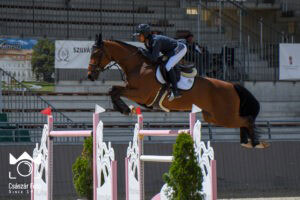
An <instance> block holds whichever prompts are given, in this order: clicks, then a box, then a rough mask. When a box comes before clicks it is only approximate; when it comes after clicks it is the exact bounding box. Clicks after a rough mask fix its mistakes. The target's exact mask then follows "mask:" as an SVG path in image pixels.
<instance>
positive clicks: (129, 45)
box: [110, 40, 137, 50]
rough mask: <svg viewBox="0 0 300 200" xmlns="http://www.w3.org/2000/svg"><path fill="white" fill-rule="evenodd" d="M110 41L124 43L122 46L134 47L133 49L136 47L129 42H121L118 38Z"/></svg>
mask: <svg viewBox="0 0 300 200" xmlns="http://www.w3.org/2000/svg"><path fill="white" fill-rule="evenodd" d="M110 41H112V42H116V43H119V44H121V45H124V46H127V47H129V48H134V49H135V50H137V47H136V46H134V45H131V44H128V43H126V42H123V41H120V40H110Z"/></svg>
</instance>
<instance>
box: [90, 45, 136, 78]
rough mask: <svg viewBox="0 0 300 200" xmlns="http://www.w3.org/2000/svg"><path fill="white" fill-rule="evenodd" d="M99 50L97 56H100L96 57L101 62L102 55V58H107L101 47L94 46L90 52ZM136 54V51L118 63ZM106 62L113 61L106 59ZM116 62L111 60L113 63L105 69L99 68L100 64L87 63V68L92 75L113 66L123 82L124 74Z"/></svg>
mask: <svg viewBox="0 0 300 200" xmlns="http://www.w3.org/2000/svg"><path fill="white" fill-rule="evenodd" d="M96 48H97V50H99V51H100V52H99V54H100V56H98V60H101V59H102V56H103V54H104V56H106V58H108V56H107V53H106V52H105V48H104V46H103V48H102V47H101V46H100V47H99V46H97V45H94V46H93V48H92V52H94V49H96ZM137 53H138V50H137V51H135V52H133V53H132V54H130V55H129V56H125V57H124V58H122V59H120V60H119V61H118V62H120V61H126V60H127V59H129V58H130V57H132V56H134V55H135V54H137ZM108 60H113V59H112V58H108ZM118 62H116V61H115V60H113V62H112V63H111V64H109V65H107V66H105V67H103V68H102V67H101V66H100V62H99V63H97V64H93V63H89V67H88V70H89V71H90V72H92V73H95V72H96V73H99V72H104V71H106V70H108V69H110V68H112V67H113V66H117V68H118V70H119V72H120V75H121V77H122V80H123V81H125V78H124V72H123V71H122V69H121V68H120V66H119V65H118Z"/></svg>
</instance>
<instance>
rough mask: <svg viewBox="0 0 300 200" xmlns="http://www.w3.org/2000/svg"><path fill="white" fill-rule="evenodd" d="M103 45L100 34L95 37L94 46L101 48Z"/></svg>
mask: <svg viewBox="0 0 300 200" xmlns="http://www.w3.org/2000/svg"><path fill="white" fill-rule="evenodd" d="M102 44H103V41H102V34H101V33H100V34H99V35H96V45H97V46H98V47H101V46H102Z"/></svg>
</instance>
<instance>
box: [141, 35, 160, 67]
mask: <svg viewBox="0 0 300 200" xmlns="http://www.w3.org/2000/svg"><path fill="white" fill-rule="evenodd" d="M159 52H160V42H159V41H158V40H154V41H153V44H152V52H149V51H145V52H144V53H145V54H146V56H147V57H148V58H149V59H150V60H151V61H152V62H157V60H158V57H159Z"/></svg>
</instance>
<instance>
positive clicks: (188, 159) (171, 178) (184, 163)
mask: <svg viewBox="0 0 300 200" xmlns="http://www.w3.org/2000/svg"><path fill="white" fill-rule="evenodd" d="M173 156H174V160H173V162H172V164H171V167H170V170H169V173H168V174H167V173H166V174H164V176H163V179H164V181H165V182H166V183H167V184H168V186H169V187H171V188H172V190H173V192H172V193H171V194H170V195H169V196H168V197H169V198H170V199H172V200H199V199H202V195H201V194H200V193H199V191H201V189H202V180H203V176H202V173H201V168H200V167H199V166H198V163H197V158H196V155H195V151H194V141H193V139H192V137H191V136H190V134H186V133H183V134H179V135H178V137H177V139H176V144H175V145H174V147H173Z"/></svg>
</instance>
